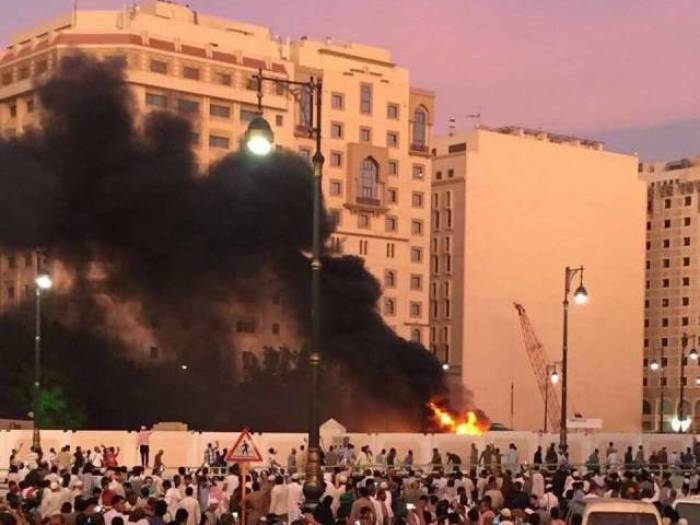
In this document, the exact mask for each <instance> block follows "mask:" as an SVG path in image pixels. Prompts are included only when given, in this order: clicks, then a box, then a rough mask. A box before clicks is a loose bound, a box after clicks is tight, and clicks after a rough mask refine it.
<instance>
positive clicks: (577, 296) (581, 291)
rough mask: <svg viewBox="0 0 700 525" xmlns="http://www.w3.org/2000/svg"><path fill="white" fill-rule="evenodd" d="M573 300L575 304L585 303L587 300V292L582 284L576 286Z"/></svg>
mask: <svg viewBox="0 0 700 525" xmlns="http://www.w3.org/2000/svg"><path fill="white" fill-rule="evenodd" d="M574 302H575V303H576V304H586V303H587V302H588V292H587V291H586V288H585V287H584V286H583V285H580V286H579V287H578V288H576V291H575V292H574Z"/></svg>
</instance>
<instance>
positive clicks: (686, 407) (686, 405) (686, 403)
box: [678, 399, 690, 416]
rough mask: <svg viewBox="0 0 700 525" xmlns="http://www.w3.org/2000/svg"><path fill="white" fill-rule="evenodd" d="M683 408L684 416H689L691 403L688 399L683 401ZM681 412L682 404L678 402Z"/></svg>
mask: <svg viewBox="0 0 700 525" xmlns="http://www.w3.org/2000/svg"><path fill="white" fill-rule="evenodd" d="M682 408H683V414H684V415H686V416H687V415H689V414H690V402H689V401H688V400H687V399H684V400H683V406H682ZM680 411H681V403H680V401H679V402H678V412H680Z"/></svg>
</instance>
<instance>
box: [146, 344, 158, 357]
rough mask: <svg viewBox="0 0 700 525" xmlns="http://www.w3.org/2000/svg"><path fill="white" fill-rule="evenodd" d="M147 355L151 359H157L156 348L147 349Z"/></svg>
mask: <svg viewBox="0 0 700 525" xmlns="http://www.w3.org/2000/svg"><path fill="white" fill-rule="evenodd" d="M148 354H149V357H150V358H151V359H158V347H157V346H152V347H150V348H149V349H148Z"/></svg>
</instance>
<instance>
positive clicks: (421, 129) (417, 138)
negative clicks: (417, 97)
mask: <svg viewBox="0 0 700 525" xmlns="http://www.w3.org/2000/svg"><path fill="white" fill-rule="evenodd" d="M427 126H428V112H427V111H426V110H425V109H424V108H423V107H422V106H420V107H417V108H416V110H415V112H414V113H413V145H414V146H425V143H426V142H427V129H428V128H427Z"/></svg>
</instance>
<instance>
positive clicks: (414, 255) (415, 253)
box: [411, 246, 423, 263]
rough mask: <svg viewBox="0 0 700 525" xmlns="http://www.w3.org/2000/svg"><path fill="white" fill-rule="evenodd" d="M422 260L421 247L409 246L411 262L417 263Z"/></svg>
mask: <svg viewBox="0 0 700 525" xmlns="http://www.w3.org/2000/svg"><path fill="white" fill-rule="evenodd" d="M422 261H423V248H418V247H416V246H414V247H412V248H411V262H414V263H419V262H422Z"/></svg>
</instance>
